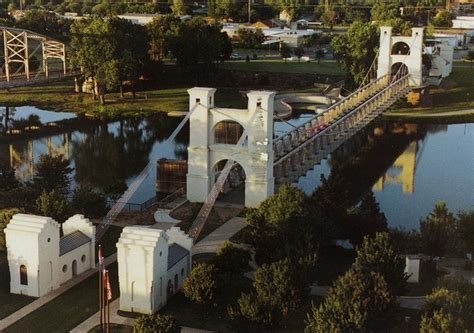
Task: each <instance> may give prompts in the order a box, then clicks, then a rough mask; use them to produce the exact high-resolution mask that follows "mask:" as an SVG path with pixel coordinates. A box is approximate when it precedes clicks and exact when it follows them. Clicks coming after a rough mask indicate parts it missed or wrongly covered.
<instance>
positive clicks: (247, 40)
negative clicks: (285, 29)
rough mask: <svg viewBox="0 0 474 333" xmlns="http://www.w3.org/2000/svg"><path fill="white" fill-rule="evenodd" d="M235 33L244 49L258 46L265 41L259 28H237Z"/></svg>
mask: <svg viewBox="0 0 474 333" xmlns="http://www.w3.org/2000/svg"><path fill="white" fill-rule="evenodd" d="M237 34H238V36H239V40H240V44H241V46H242V47H243V48H246V49H256V48H259V47H260V46H261V45H262V43H263V42H264V41H265V35H264V34H263V32H262V30H261V29H256V30H255V31H253V30H250V29H239V30H238V31H237Z"/></svg>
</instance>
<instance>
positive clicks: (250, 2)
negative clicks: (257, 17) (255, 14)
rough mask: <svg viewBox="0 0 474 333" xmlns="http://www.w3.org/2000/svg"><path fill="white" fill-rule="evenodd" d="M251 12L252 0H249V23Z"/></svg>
mask: <svg viewBox="0 0 474 333" xmlns="http://www.w3.org/2000/svg"><path fill="white" fill-rule="evenodd" d="M251 12H252V0H249V24H250V23H251V21H250V16H251Z"/></svg>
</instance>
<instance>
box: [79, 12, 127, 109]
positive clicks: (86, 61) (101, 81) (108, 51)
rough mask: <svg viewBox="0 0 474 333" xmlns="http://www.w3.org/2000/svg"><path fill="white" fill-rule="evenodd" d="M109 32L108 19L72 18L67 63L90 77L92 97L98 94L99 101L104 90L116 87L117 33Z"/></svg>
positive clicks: (102, 101)
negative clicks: (68, 61)
mask: <svg viewBox="0 0 474 333" xmlns="http://www.w3.org/2000/svg"><path fill="white" fill-rule="evenodd" d="M112 31H113V30H112V23H111V21H110V20H104V19H101V18H97V17H92V18H87V19H83V20H76V21H74V23H73V25H72V26H71V34H72V38H71V51H70V62H71V65H72V66H73V67H76V68H80V69H81V73H82V75H83V76H84V78H85V79H86V80H91V83H92V87H91V91H92V96H93V98H94V99H96V97H97V96H98V97H99V100H100V103H101V104H105V94H106V92H107V89H112V88H114V87H116V86H117V84H118V81H119V77H118V71H117V68H118V59H117V58H116V57H115V55H116V47H117V43H116V39H115V38H116V37H117V36H114V35H113V33H112Z"/></svg>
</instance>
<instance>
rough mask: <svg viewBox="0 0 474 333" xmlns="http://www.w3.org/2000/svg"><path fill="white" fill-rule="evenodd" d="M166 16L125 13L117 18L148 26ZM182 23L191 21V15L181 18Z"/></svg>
mask: <svg viewBox="0 0 474 333" xmlns="http://www.w3.org/2000/svg"><path fill="white" fill-rule="evenodd" d="M160 16H164V15H163V14H136V13H125V14H122V15H117V17H119V18H121V19H125V20H128V21H130V22H132V23H133V24H139V25H147V24H148V23H150V22H151V21H153V19H154V18H155V17H160ZM179 18H180V19H181V21H182V22H185V21H189V20H190V19H191V18H192V17H191V15H183V16H180V17H179Z"/></svg>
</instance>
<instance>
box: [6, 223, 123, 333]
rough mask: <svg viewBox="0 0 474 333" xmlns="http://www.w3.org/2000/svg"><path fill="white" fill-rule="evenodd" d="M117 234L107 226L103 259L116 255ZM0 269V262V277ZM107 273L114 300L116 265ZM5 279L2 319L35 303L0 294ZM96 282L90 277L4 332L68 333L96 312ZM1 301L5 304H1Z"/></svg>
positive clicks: (110, 267) (28, 298) (117, 288)
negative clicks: (30, 303)
mask: <svg viewBox="0 0 474 333" xmlns="http://www.w3.org/2000/svg"><path fill="white" fill-rule="evenodd" d="M121 231H122V228H120V227H115V226H111V227H110V228H109V230H108V231H107V233H106V234H105V236H104V238H103V239H102V242H101V244H102V247H103V250H104V255H105V256H109V255H111V254H112V253H113V252H112V251H114V252H115V251H116V250H115V243H117V240H118V238H119V236H120V233H121ZM112 247H113V248H112ZM0 260H1V257H0ZM2 267H3V265H2V262H0V273H2V271H1V270H2ZM108 269H109V271H110V283H111V285H112V294H113V296H114V298H116V297H118V295H119V287H118V272H117V264H116V263H114V264H112V265H110V266H108ZM2 277H3V273H2ZM6 278H7V279H8V280H6V281H4V280H5V279H4V278H2V279H1V280H0V286H1V287H2V289H1V291H0V293H1V294H0V309H1V312H0V314H2V315H3V316H5V315H4V314H5V313H6V314H7V315H8V314H10V313H12V312H14V311H16V310H18V309H19V308H21V307H22V306H24V305H26V304H27V303H29V302H31V301H33V300H35V298H31V297H25V296H18V295H11V294H9V293H8V290H7V291H6V292H5V293H4V290H3V289H5V286H6V288H7V289H8V288H9V284H8V282H7V281H9V279H10V277H9V276H6ZM98 278H99V277H98V274H94V275H93V276H91V277H90V278H88V279H86V280H85V281H83V282H82V283H80V284H78V285H76V286H75V287H73V288H71V289H69V290H68V291H66V292H65V293H63V294H62V295H60V296H58V297H57V298H55V299H53V300H52V301H50V302H49V303H47V304H45V305H43V306H42V307H40V308H39V309H38V310H36V311H33V312H32V313H30V314H29V315H27V316H26V317H24V318H22V319H21V320H19V321H18V322H16V323H15V324H13V325H12V326H10V327H9V328H8V329H7V330H5V332H35V333H36V332H38V333H42V332H45V333H49V332H51V333H52V332H69V331H70V330H71V329H73V328H74V327H76V326H77V325H79V324H80V323H82V322H83V321H84V320H86V319H87V318H89V317H90V316H92V315H93V314H94V313H96V312H97V311H98V310H99V305H98V297H99V292H98ZM4 300H5V301H6V302H5V303H6V304H3V302H4ZM10 302H11V304H10Z"/></svg>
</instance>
